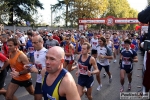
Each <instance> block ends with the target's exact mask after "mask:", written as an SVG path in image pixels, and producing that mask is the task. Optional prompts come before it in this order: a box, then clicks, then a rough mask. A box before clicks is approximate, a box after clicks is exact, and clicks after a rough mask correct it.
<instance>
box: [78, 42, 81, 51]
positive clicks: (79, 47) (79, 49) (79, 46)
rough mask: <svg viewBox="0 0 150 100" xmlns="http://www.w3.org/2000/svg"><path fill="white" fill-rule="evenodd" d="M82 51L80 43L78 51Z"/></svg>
mask: <svg viewBox="0 0 150 100" xmlns="http://www.w3.org/2000/svg"><path fill="white" fill-rule="evenodd" d="M80 51H81V45H80V43H79V45H78V52H80Z"/></svg>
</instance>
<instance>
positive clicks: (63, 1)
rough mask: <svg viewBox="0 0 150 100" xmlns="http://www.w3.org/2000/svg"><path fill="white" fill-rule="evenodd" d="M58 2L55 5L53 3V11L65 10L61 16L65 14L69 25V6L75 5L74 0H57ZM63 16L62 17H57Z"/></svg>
mask: <svg viewBox="0 0 150 100" xmlns="http://www.w3.org/2000/svg"><path fill="white" fill-rule="evenodd" d="M57 1H58V3H57V4H55V5H52V12H55V13H56V12H58V11H59V13H60V10H62V11H63V12H62V13H61V16H62V15H63V16H64V17H65V26H66V27H67V26H68V19H69V8H70V7H72V6H73V2H74V0H57ZM64 10H65V11H64ZM57 18H62V17H57Z"/></svg>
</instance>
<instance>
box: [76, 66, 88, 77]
mask: <svg viewBox="0 0 150 100" xmlns="http://www.w3.org/2000/svg"><path fill="white" fill-rule="evenodd" d="M78 67H79V72H80V74H82V75H87V73H88V67H87V66H84V65H81V64H78Z"/></svg>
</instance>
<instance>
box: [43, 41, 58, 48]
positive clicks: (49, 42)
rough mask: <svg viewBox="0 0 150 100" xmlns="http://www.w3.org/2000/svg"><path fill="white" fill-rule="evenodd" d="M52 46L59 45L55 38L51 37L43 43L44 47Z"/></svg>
mask: <svg viewBox="0 0 150 100" xmlns="http://www.w3.org/2000/svg"><path fill="white" fill-rule="evenodd" d="M53 46H59V43H58V41H57V40H55V39H53V40H47V41H46V42H45V45H44V47H45V48H46V49H49V48H51V47H53Z"/></svg>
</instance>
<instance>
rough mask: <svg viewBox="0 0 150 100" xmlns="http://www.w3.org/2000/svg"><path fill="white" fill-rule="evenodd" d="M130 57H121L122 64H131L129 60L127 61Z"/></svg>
mask: <svg viewBox="0 0 150 100" xmlns="http://www.w3.org/2000/svg"><path fill="white" fill-rule="evenodd" d="M129 59H130V57H123V59H122V60H123V62H122V64H123V65H131V61H129Z"/></svg>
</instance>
